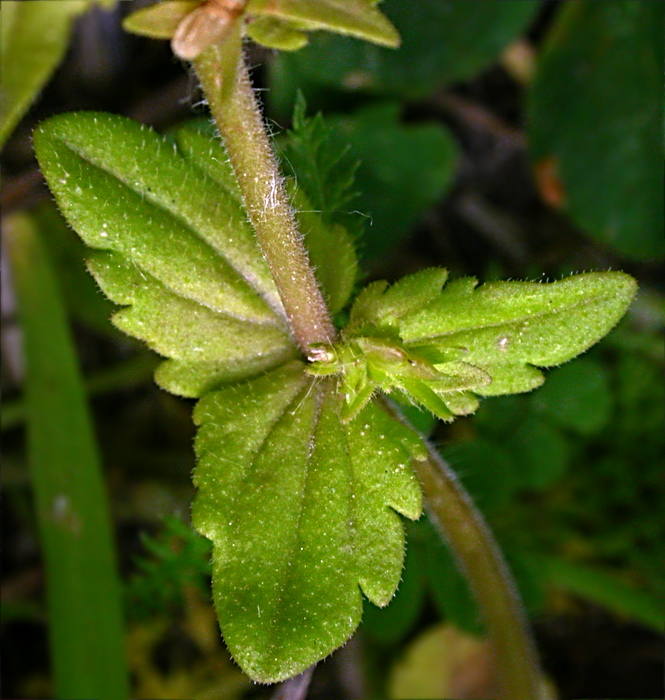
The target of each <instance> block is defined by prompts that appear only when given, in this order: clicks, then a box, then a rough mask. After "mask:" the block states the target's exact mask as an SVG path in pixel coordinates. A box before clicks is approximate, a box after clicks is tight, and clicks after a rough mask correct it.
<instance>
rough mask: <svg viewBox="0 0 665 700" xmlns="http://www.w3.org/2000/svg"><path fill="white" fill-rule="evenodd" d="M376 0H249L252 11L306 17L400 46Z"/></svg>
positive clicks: (343, 31) (324, 26)
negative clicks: (378, 8)
mask: <svg viewBox="0 0 665 700" xmlns="http://www.w3.org/2000/svg"><path fill="white" fill-rule="evenodd" d="M375 5H376V2H374V1H372V0H249V3H248V5H247V11H248V12H249V13H250V14H256V15H267V16H270V17H278V18H280V19H284V20H292V21H296V22H298V21H305V22H308V23H310V24H311V25H314V26H315V27H316V28H317V29H327V30H328V31H334V32H338V33H340V34H348V35H350V36H355V37H358V38H359V39H365V40H366V41H371V42H373V43H375V44H380V45H382V46H388V47H391V48H396V47H397V46H399V43H400V39H399V34H398V33H397V30H396V29H395V27H393V25H392V24H391V23H390V21H389V20H388V18H387V17H386V16H385V15H384V14H382V13H381V12H379V10H377V9H376V7H375Z"/></svg>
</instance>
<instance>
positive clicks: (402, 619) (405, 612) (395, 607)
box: [361, 520, 427, 646]
mask: <svg viewBox="0 0 665 700" xmlns="http://www.w3.org/2000/svg"><path fill="white" fill-rule="evenodd" d="M420 522H421V520H419V521H418V522H417V523H406V525H407V547H406V556H405V557H404V571H403V572H402V580H401V581H400V584H399V588H398V589H397V592H396V593H395V597H394V598H393V599H392V600H391V601H390V605H388V606H387V607H385V608H377V607H376V606H375V605H371V604H369V603H366V604H365V605H364V608H363V622H362V627H361V631H362V632H363V634H364V635H366V636H368V637H369V638H370V639H371V640H372V642H374V643H375V644H380V645H382V646H394V645H397V644H399V643H400V642H401V641H402V639H403V638H404V637H405V636H406V635H407V634H409V632H410V631H411V630H412V629H413V627H414V625H415V624H416V622H417V621H418V615H419V614H420V612H421V610H422V607H423V604H424V602H425V582H426V573H427V569H426V563H425V548H424V547H423V545H422V543H420V542H418V541H417V539H416V538H415V537H411V528H412V526H417V524H419V523H420Z"/></svg>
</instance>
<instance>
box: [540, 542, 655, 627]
mask: <svg viewBox="0 0 665 700" xmlns="http://www.w3.org/2000/svg"><path fill="white" fill-rule="evenodd" d="M534 558H535V561H536V564H537V566H539V567H540V570H541V573H542V576H543V578H544V579H545V580H547V581H548V582H549V584H550V585H552V586H554V587H556V588H562V589H564V590H567V591H570V592H571V593H575V594H576V595H579V596H582V597H583V598H586V599H587V600H591V601H593V602H595V603H599V604H600V605H603V606H605V607H607V608H608V609H610V610H612V611H614V612H616V613H618V614H619V615H624V616H626V617H628V618H630V619H633V620H637V621H638V622H641V623H642V624H643V625H646V626H647V627H649V628H651V629H653V630H655V631H656V632H658V633H659V634H660V633H662V631H663V622H664V621H665V601H664V600H663V599H660V600H659V599H657V598H654V597H653V596H652V595H651V594H649V593H647V592H645V591H641V590H639V589H638V588H636V587H634V586H631V585H630V584H627V583H624V582H623V581H622V580H621V579H620V578H619V577H618V576H613V575H612V574H611V573H609V572H608V571H605V570H602V569H598V568H594V567H592V566H587V565H583V564H577V563H574V562H570V561H567V560H565V559H562V558H559V557H542V556H537V557H535V555H534Z"/></svg>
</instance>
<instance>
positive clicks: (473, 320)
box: [400, 272, 637, 396]
mask: <svg viewBox="0 0 665 700" xmlns="http://www.w3.org/2000/svg"><path fill="white" fill-rule="evenodd" d="M477 284H478V283H477V281H476V280H475V279H474V278H470V277H466V278H462V279H458V280H455V281H453V282H450V283H449V284H448V285H447V286H446V287H445V288H444V289H443V291H442V293H441V294H440V295H438V297H437V298H436V299H435V300H434V301H432V302H430V303H429V304H427V305H426V306H425V307H424V308H423V309H422V310H420V311H418V312H415V313H413V314H410V315H409V316H407V317H404V318H403V319H402V320H401V323H400V336H401V338H402V340H403V341H404V343H405V345H406V347H407V348H413V349H414V350H415V351H417V352H420V353H422V354H423V355H425V356H426V357H427V356H429V357H430V360H431V361H432V362H434V364H435V366H436V365H437V364H439V363H441V362H443V361H451V362H455V361H463V362H464V363H467V364H471V365H474V366H477V367H479V368H481V369H483V370H484V371H486V372H488V373H489V374H490V376H491V377H492V382H491V383H490V384H489V385H487V386H485V387H482V389H480V390H478V391H477V392H476V393H479V394H481V395H483V396H491V395H496V394H506V393H518V392H522V391H529V390H530V389H533V388H535V387H536V386H539V385H540V384H542V382H543V381H544V379H543V376H542V374H541V372H540V371H538V370H537V369H536V367H552V366H554V365H558V364H561V363H563V362H566V361H568V360H570V359H572V358H573V357H575V356H576V355H578V354H579V353H581V352H584V351H585V350H587V349H588V348H589V347H590V346H591V345H593V344H594V343H596V342H597V341H598V340H600V339H601V338H602V337H603V336H604V335H605V334H606V333H607V332H608V331H609V330H611V328H612V327H613V326H614V325H615V324H616V323H617V322H618V321H619V319H620V318H621V316H622V315H623V314H624V313H625V311H626V309H627V308H628V306H629V304H630V302H631V301H632V299H633V297H634V296H635V292H636V289H637V285H636V283H635V280H634V279H633V278H632V277H630V276H629V275H626V274H624V273H621V272H591V273H586V274H581V275H575V276H572V277H569V278H567V279H564V280H561V281H559V282H553V283H549V284H546V283H539V282H488V283H487V284H484V285H481V286H480V287H477Z"/></svg>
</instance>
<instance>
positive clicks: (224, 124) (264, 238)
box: [194, 48, 335, 356]
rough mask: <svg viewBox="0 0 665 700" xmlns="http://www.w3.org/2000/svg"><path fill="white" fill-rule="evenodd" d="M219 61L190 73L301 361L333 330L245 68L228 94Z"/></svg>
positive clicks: (209, 59)
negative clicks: (204, 101)
mask: <svg viewBox="0 0 665 700" xmlns="http://www.w3.org/2000/svg"><path fill="white" fill-rule="evenodd" d="M224 61H225V56H224V54H223V52H221V51H220V50H218V49H216V48H213V49H210V50H208V51H205V52H204V53H203V54H202V55H201V57H200V58H198V59H197V60H196V61H195V62H194V67H195V69H196V72H197V75H198V77H199V80H200V81H201V86H202V88H203V91H204V93H205V95H206V97H207V99H208V104H209V106H210V111H211V112H212V115H213V117H214V119H215V122H216V123H217V127H218V129H219V131H220V134H221V136H222V139H223V141H224V146H225V148H226V152H227V154H228V157H229V161H230V162H231V165H232V167H233V170H234V171H235V174H236V178H237V180H238V183H239V185H240V189H241V191H242V194H243V197H244V201H245V207H246V210H247V213H248V215H249V220H250V222H251V224H252V226H253V227H254V231H255V233H256V237H257V238H258V241H259V245H260V246H261V250H262V251H263V255H264V257H265V259H266V261H267V262H268V265H269V267H270V271H271V273H272V276H273V279H274V280H275V284H276V285H277V289H278V290H279V294H280V297H281V299H282V304H283V305H284V309H285V311H286V315H287V317H288V320H289V323H290V325H291V330H292V332H293V335H294V337H295V339H296V341H297V343H298V345H299V347H300V349H301V350H302V352H303V354H304V355H305V356H307V355H308V354H309V350H308V348H309V346H310V345H312V344H314V343H331V342H333V340H334V338H335V328H334V326H333V324H332V321H331V319H330V313H329V312H328V308H327V306H326V303H325V300H324V299H323V295H322V294H321V290H320V289H319V286H318V284H317V281H316V278H315V276H314V272H313V270H312V267H311V265H310V263H309V259H308V256H307V251H306V249H305V246H304V245H303V241H302V236H301V234H300V232H299V231H298V227H297V224H296V221H295V218H294V215H293V211H292V209H291V207H290V205H289V201H288V198H287V195H286V191H285V189H284V183H283V178H282V176H281V175H280V172H279V169H278V167H277V162H276V160H275V156H274V154H273V151H272V148H271V146H270V141H269V138H268V134H267V132H266V128H265V125H264V123H263V119H262V117H261V114H260V112H259V108H258V104H257V101H256V98H255V96H254V91H253V89H252V86H251V83H250V80H249V75H248V72H247V68H246V66H245V62H244V60H243V59H242V58H241V59H240V65H239V67H238V70H237V74H236V77H235V78H234V79H235V84H234V85H233V87H232V88H229V86H228V85H224V84H223V80H220V76H222V75H224V74H225V73H226V74H228V65H225V63H224ZM231 75H232V74H231Z"/></svg>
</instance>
